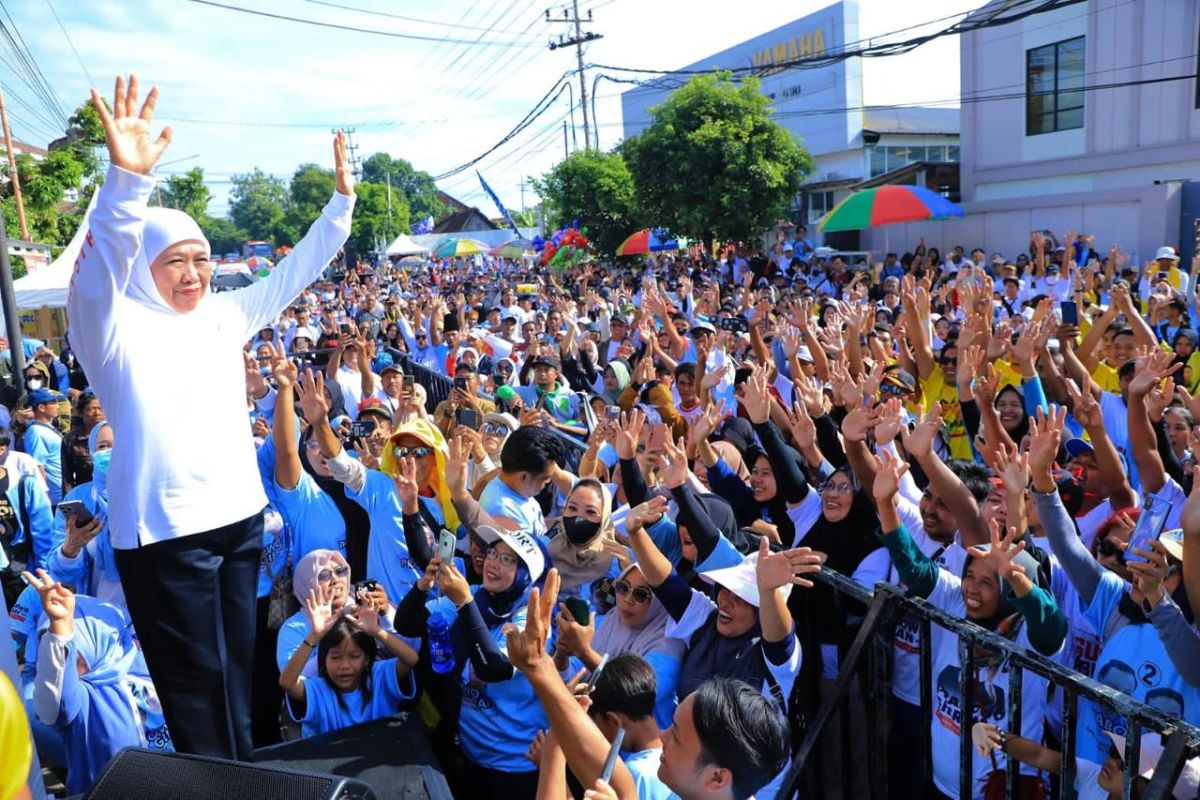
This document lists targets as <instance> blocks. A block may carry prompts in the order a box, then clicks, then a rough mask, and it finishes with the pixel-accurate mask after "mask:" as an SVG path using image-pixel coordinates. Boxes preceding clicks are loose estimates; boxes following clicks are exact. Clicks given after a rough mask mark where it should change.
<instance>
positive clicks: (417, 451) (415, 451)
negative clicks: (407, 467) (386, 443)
mask: <svg viewBox="0 0 1200 800" xmlns="http://www.w3.org/2000/svg"><path fill="white" fill-rule="evenodd" d="M432 452H433V448H432V447H397V448H395V449H394V450H392V455H394V456H395V457H396V458H408V457H409V456H411V457H413V458H427V457H428V456H429V454H430V453H432Z"/></svg>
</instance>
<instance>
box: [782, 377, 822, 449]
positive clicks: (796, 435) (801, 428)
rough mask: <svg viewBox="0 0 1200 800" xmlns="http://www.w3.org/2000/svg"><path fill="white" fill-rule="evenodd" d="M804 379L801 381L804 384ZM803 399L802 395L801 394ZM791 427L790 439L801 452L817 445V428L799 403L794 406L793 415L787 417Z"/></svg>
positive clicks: (806, 410)
mask: <svg viewBox="0 0 1200 800" xmlns="http://www.w3.org/2000/svg"><path fill="white" fill-rule="evenodd" d="M804 380H805V379H801V382H804ZM801 396H802V397H803V393H801ZM789 417H790V419H791V422H792V425H791V430H792V439H793V440H795V442H796V447H797V449H799V450H800V451H801V452H803V451H804V450H806V449H808V448H810V447H813V446H815V445H816V443H817V426H816V425H814V424H813V420H812V417H811V416H809V413H808V408H807V407H806V406H804V405H802V404H800V403H797V404H796V407H795V410H794V413H793V414H790V415H789Z"/></svg>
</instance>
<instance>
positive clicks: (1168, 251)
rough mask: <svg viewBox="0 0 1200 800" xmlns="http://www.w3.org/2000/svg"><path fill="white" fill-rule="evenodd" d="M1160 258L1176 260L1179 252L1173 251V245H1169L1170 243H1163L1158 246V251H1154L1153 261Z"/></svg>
mask: <svg viewBox="0 0 1200 800" xmlns="http://www.w3.org/2000/svg"><path fill="white" fill-rule="evenodd" d="M1162 259H1170V260H1171V261H1178V260H1179V254H1178V253H1176V252H1175V248H1174V247H1171V246H1170V245H1163V246H1162V247H1160V248H1158V253H1156V254H1155V256H1154V260H1155V261H1160V260H1162Z"/></svg>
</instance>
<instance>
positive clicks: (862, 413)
mask: <svg viewBox="0 0 1200 800" xmlns="http://www.w3.org/2000/svg"><path fill="white" fill-rule="evenodd" d="M878 421H879V408H878V407H872V408H867V407H866V406H855V407H854V408H852V409H850V413H849V414H847V415H846V416H845V418H844V419H843V420H842V436H843V437H845V439H846V441H848V442H865V441H866V440H867V431H869V430H871V429H872V428H873V427H875V424H876V423H877V422H878Z"/></svg>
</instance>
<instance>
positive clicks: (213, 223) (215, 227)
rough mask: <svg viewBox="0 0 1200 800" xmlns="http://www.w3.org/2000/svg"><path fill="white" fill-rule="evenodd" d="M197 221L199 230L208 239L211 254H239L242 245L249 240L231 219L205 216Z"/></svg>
mask: <svg viewBox="0 0 1200 800" xmlns="http://www.w3.org/2000/svg"><path fill="white" fill-rule="evenodd" d="M197 221H198V222H199V223H200V230H202V231H204V235H205V236H206V237H207V238H208V243H209V245H210V246H211V248H212V252H213V253H215V254H217V255H221V254H224V253H241V251H242V244H243V243H244V242H246V241H249V240H250V238H251V237H250V236H247V235H246V232H245V231H244V230H242V229H241V228H239V227H238V226H237V225H236V224H235V223H234V221H233V220H231V219H225V218H224V217H210V216H207V215H205V216H204V217H202V218H200V219H199V220H197Z"/></svg>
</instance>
